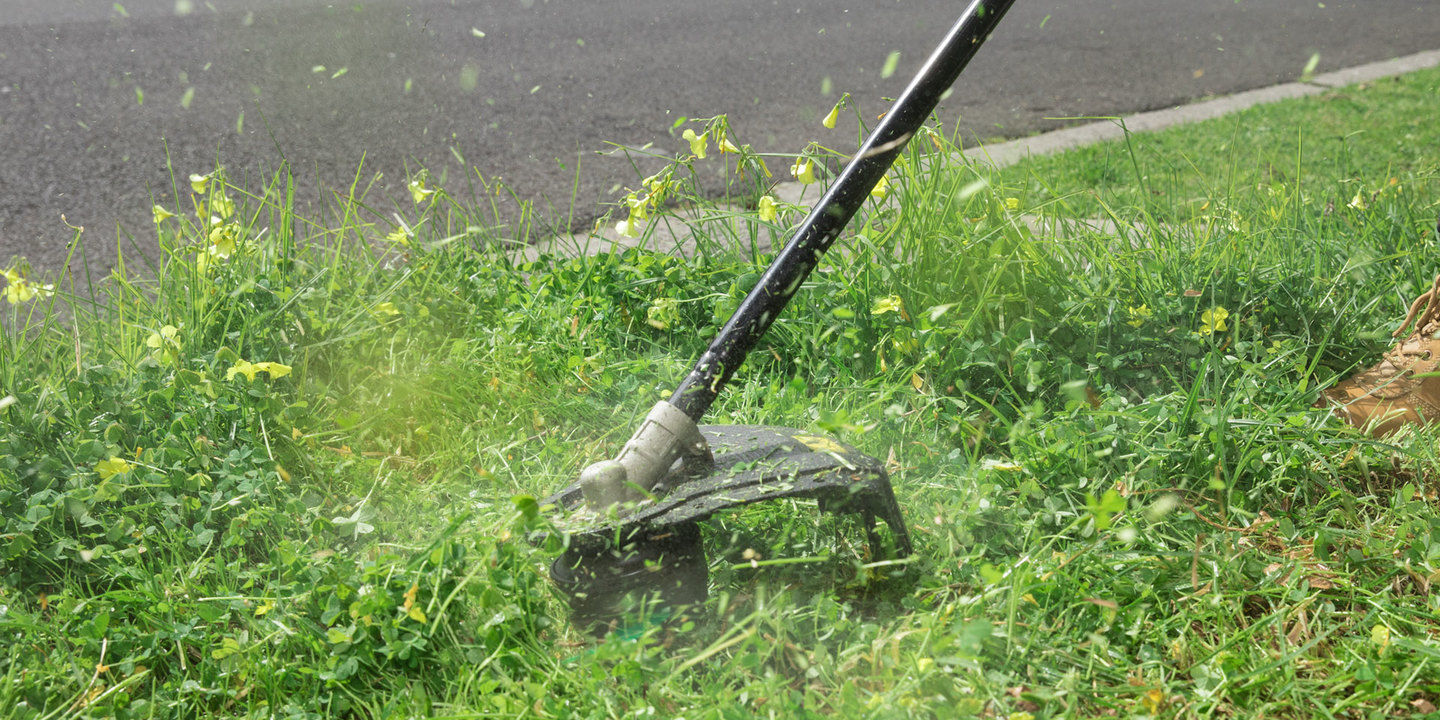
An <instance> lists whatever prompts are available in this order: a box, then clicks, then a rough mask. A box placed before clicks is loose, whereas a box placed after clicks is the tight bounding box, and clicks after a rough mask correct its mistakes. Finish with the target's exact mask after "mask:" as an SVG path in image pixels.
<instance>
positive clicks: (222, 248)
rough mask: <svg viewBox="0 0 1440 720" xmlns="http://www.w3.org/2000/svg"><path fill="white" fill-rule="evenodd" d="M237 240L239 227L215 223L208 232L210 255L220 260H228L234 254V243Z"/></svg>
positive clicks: (233, 224) (232, 224) (231, 224)
mask: <svg viewBox="0 0 1440 720" xmlns="http://www.w3.org/2000/svg"><path fill="white" fill-rule="evenodd" d="M239 239H240V226H239V225H236V224H235V223H217V224H216V225H215V227H213V228H211V230H210V254H211V255H214V256H216V257H220V258H229V257H230V256H231V255H234V254H235V243H236V242H237V241H238V240H239Z"/></svg>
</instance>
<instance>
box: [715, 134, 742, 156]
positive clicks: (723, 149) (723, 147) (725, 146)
mask: <svg viewBox="0 0 1440 720" xmlns="http://www.w3.org/2000/svg"><path fill="white" fill-rule="evenodd" d="M725 153H735V154H737V155H738V154H740V148H738V147H735V143H732V142H730V138H728V137H725V136H724V135H721V136H720V154H721V155H724V154H725Z"/></svg>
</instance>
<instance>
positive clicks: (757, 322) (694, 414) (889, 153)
mask: <svg viewBox="0 0 1440 720" xmlns="http://www.w3.org/2000/svg"><path fill="white" fill-rule="evenodd" d="M1013 2H1014V0H974V2H972V3H971V4H970V7H968V8H966V10H965V13H964V14H963V15H961V16H960V19H959V20H958V21H957V22H956V23H955V26H954V27H952V28H951V29H950V33H949V34H948V35H947V36H946V37H945V40H944V42H942V43H941V44H940V46H939V47H938V48H936V49H935V52H933V53H931V55H930V59H928V60H926V61H925V65H924V66H923V67H921V68H920V71H919V72H918V73H917V74H916V75H915V78H914V79H913V80H911V81H910V85H909V87H906V88H905V92H903V93H901V95H900V99H898V100H896V101H895V104H894V105H893V106H891V108H890V111H889V112H888V113H886V115H885V117H884V118H883V119H881V121H880V125H879V126H878V127H876V128H875V130H874V132H872V133H870V137H868V138H866V140H865V144H864V145H862V146H861V147H860V150H859V151H858V152H856V153H855V157H854V158H852V159H851V161H850V163H849V164H848V165H846V166H845V169H844V170H843V171H841V173H840V177H839V178H838V179H836V181H835V183H834V184H833V185H831V186H830V190H829V191H828V192H826V193H825V195H824V197H822V198H821V199H820V203H819V204H818V205H816V206H815V209H814V210H811V211H810V215H809V216H807V217H806V218H805V221H804V222H803V223H801V224H800V227H799V228H798V229H796V231H795V234H794V236H792V239H791V240H790V242H789V243H787V244H786V245H785V248H784V249H783V250H781V251H780V254H779V256H777V257H776V258H775V261H774V262H773V263H771V265H770V267H769V268H768V269H767V270H766V271H765V275H764V276H763V277H761V278H760V282H759V283H757V284H756V285H755V287H754V289H752V290H751V291H750V294H749V295H746V296H745V299H744V300H743V301H741V303H740V307H739V308H738V309H737V310H736V311H735V314H734V315H732V316H731V317H730V320H729V322H727V323H725V327H724V328H722V329H721V330H720V334H719V335H718V336H717V337H716V338H715V340H714V342H712V343H710V348H709V349H708V350H706V351H705V354H704V355H701V356H700V359H699V360H698V361H696V363H695V367H694V369H692V370H691V371H690V375H689V376H687V377H686V378H685V381H684V382H682V383H680V387H679V388H678V389H676V390H675V394H674V395H672V396H671V397H670V404H671V405H673V406H675V407H676V408H678V409H679V410H681V411H682V412H684V413H685V414H686V415H687V416H689V417H690V419H691V420H692V421H694V422H699V421H700V418H702V417H703V416H704V415H705V412H706V411H707V410H709V409H710V405H711V404H712V403H714V402H715V398H716V397H717V396H718V395H719V394H720V390H721V389H722V388H723V387H724V386H725V383H726V382H728V381H729V380H730V377H731V376H732V375H734V374H735V371H736V370H737V369H739V367H740V363H742V362H744V361H745V356H746V355H747V354H749V352H750V350H751V348H753V347H755V343H756V342H758V341H759V340H760V338H761V337H762V336H764V335H765V331H767V330H769V329H770V323H772V322H774V321H775V318H776V317H778V316H779V315H780V312H781V311H782V310H783V309H784V308H785V305H786V304H788V303H789V302H790V298H791V297H794V295H795V292H796V291H797V290H799V289H800V285H801V284H802V283H804V282H805V279H806V278H807V277H809V276H810V272H811V271H812V270H814V269H815V266H816V265H817V264H819V262H820V257H821V256H822V255H824V254H825V251H826V250H828V249H830V246H831V245H832V244H833V243H834V242H835V239H836V238H838V237H839V236H840V232H841V231H842V230H844V229H845V226H846V225H847V224H849V222H850V218H851V217H853V216H854V215H855V213H856V211H858V210H859V209H860V206H861V204H863V203H864V202H865V198H867V197H869V196H870V191H871V190H873V189H874V188H875V185H876V183H879V182H880V178H882V177H884V175H885V173H886V172H887V171H888V170H889V169H890V166H891V165H892V164H893V163H894V162H895V158H896V157H897V156H899V155H900V151H901V150H903V149H904V148H905V143H907V142H909V140H910V138H911V137H912V136H913V135H914V134H915V132H916V131H917V130H919V129H920V126H921V125H922V124H923V123H924V122H925V120H926V119H927V118H929V117H930V113H932V112H934V110H935V106H936V105H937V104H939V102H940V98H941V96H942V95H944V94H945V92H946V91H947V90H949V89H950V86H951V84H953V83H954V82H955V78H957V77H959V75H960V73H961V71H963V70H964V69H965V66H966V65H968V64H969V63H970V59H971V58H972V57H974V56H975V52H976V51H977V50H979V49H980V45H981V44H982V43H983V42H985V40H986V39H987V38H988V37H989V36H990V33H991V32H992V31H993V30H994V29H995V25H996V24H997V23H999V22H1000V18H1002V17H1003V16H1004V15H1005V12H1006V11H1007V10H1009V9H1010V5H1011V4H1013Z"/></svg>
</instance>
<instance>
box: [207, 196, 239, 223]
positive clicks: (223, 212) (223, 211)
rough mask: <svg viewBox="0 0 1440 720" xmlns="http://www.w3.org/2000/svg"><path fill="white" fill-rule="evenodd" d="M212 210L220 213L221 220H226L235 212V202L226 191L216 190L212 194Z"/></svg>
mask: <svg viewBox="0 0 1440 720" xmlns="http://www.w3.org/2000/svg"><path fill="white" fill-rule="evenodd" d="M210 211H211V212H213V213H215V214H216V215H219V216H220V219H221V220H226V219H229V217H230V216H231V215H234V214H235V203H234V202H232V201H231V200H230V198H229V197H227V196H226V195H225V193H223V192H221V191H219V190H216V191H215V193H214V194H213V195H211V196H210Z"/></svg>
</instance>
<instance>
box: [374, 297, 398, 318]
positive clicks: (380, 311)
mask: <svg viewBox="0 0 1440 720" xmlns="http://www.w3.org/2000/svg"><path fill="white" fill-rule="evenodd" d="M370 314H372V315H374V316H375V317H377V318H385V317H394V316H396V315H399V314H400V311H399V310H398V309H396V307H395V303H393V302H389V301H386V302H382V303H380V304H378V305H376V306H375V307H373V308H371V309H370Z"/></svg>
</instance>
